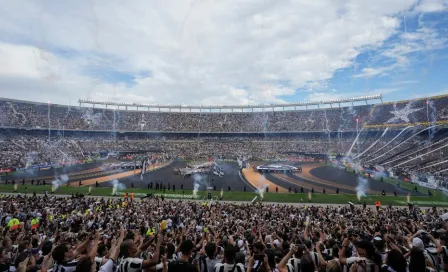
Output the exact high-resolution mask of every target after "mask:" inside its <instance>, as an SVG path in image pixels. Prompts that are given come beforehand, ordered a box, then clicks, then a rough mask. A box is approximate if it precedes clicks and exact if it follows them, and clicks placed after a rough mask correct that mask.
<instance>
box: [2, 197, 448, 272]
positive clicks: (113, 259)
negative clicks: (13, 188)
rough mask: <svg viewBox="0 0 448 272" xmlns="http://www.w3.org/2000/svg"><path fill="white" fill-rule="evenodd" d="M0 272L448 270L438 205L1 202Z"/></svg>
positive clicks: (52, 199)
mask: <svg viewBox="0 0 448 272" xmlns="http://www.w3.org/2000/svg"><path fill="white" fill-rule="evenodd" d="M1 200H2V201H1V204H0V216H1V217H0V218H1V222H0V223H1V224H2V227H4V229H3V231H2V234H1V245H0V247H1V248H0V252H1V255H0V271H2V272H3V271H21V272H24V271H42V272H45V271H52V272H62V271H65V272H74V271H77V272H81V271H82V272H84V271H102V272H112V271H117V272H126V271H127V272H138V271H159V272H162V271H163V272H166V271H172V272H173V271H185V272H187V271H197V272H224V271H225V272H237V271H238V272H243V271H244V272H245V271H261V272H269V271H282V272H283V271H284V272H315V271H331V272H339V271H340V272H343V271H350V272H355V271H357V272H375V271H377V272H379V271H389V272H391V271H396V272H408V271H409V272H425V271H437V272H438V271H448V249H447V242H448V236H447V231H448V222H447V220H446V216H447V214H445V213H446V210H443V211H442V210H440V209H436V208H428V209H422V208H418V207H414V206H409V207H398V208H394V207H381V208H379V209H371V208H369V207H365V206H364V207H362V206H359V207H355V206H353V205H351V206H339V207H337V206H326V207H324V206H322V207H319V206H303V205H302V206H287V205H274V204H271V205H263V204H261V203H252V204H240V205H237V204H231V203H220V202H215V203H199V202H182V201H167V200H164V199H163V198H146V199H142V200H140V199H138V200H137V199H134V198H132V199H117V198H115V199H94V198H85V197H82V196H77V197H72V198H58V197H54V196H51V197H49V196H44V197H36V196H32V197H28V196H24V197H20V196H18V197H16V196H7V197H6V196H5V197H3V198H2V199H1Z"/></svg>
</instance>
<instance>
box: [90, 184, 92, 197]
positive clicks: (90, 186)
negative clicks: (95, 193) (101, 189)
mask: <svg viewBox="0 0 448 272" xmlns="http://www.w3.org/2000/svg"><path fill="white" fill-rule="evenodd" d="M91 192H92V186H89V195H90V193H91Z"/></svg>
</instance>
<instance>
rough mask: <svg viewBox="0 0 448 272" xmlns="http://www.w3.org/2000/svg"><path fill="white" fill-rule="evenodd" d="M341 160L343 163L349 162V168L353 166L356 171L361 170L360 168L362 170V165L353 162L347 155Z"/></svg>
mask: <svg viewBox="0 0 448 272" xmlns="http://www.w3.org/2000/svg"><path fill="white" fill-rule="evenodd" d="M342 161H343V162H344V163H348V164H350V166H351V168H353V169H354V170H355V171H356V172H358V173H359V172H361V171H362V170H363V167H362V165H361V164H360V163H358V162H355V161H354V160H352V159H351V158H349V157H345V158H343V159H342Z"/></svg>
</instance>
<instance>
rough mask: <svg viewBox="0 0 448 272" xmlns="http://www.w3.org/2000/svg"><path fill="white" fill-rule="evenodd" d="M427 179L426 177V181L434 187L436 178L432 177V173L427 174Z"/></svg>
mask: <svg viewBox="0 0 448 272" xmlns="http://www.w3.org/2000/svg"><path fill="white" fill-rule="evenodd" d="M427 179H428V183H429V184H431V185H433V186H434V187H435V188H437V181H436V179H435V178H434V176H433V175H429V176H428V178H427Z"/></svg>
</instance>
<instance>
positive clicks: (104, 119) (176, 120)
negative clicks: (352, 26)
mask: <svg viewBox="0 0 448 272" xmlns="http://www.w3.org/2000/svg"><path fill="white" fill-rule="evenodd" d="M447 104H448V96H441V97H432V98H428V99H421V100H415V101H400V102H397V103H384V104H377V105H375V106H372V105H356V106H351V107H342V108H339V107H335V108H325V109H310V110H300V111H265V112H231V113H229V112H226V113H217V112H212V113H210V112H209V113H205V112H201V113H197V112H196V113H195V112H148V111H132V110H129V111H128V110H113V109H102V108H88V107H71V106H62V105H51V104H36V103H32V102H16V101H12V102H11V101H7V100H3V101H0V113H1V114H0V126H3V127H16V128H23V127H26V128H41V129H46V128H48V127H49V126H50V128H52V129H59V130H67V129H68V130H109V131H159V132H204V133H206V132H235V133H238V132H291V131H308V132H309V131H317V132H322V131H333V132H340V131H355V130H356V129H361V128H362V127H363V126H367V127H368V126H371V127H378V126H382V127H387V126H390V125H397V124H401V125H405V124H410V123H411V124H415V123H420V124H423V123H425V122H429V123H434V124H435V123H440V122H442V123H444V122H445V121H446V120H448V112H447V110H446V105H447ZM396 111H397V112H398V113H394V112H396Z"/></svg>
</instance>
